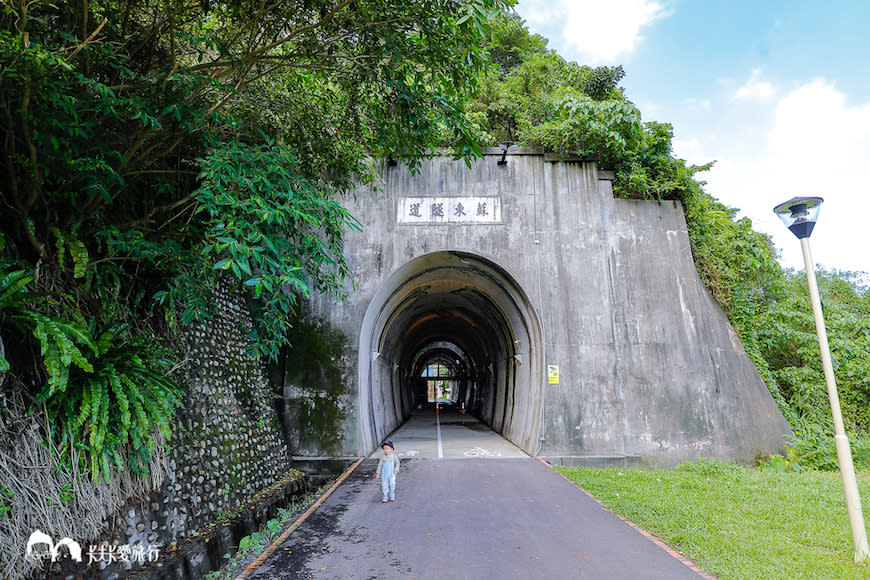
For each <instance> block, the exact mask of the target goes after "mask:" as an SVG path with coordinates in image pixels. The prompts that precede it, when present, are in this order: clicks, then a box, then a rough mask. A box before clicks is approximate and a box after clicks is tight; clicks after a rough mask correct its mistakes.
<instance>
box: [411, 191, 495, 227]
mask: <svg viewBox="0 0 870 580" xmlns="http://www.w3.org/2000/svg"><path fill="white" fill-rule="evenodd" d="M500 202H501V200H500V199H499V198H497V197H477V196H467V197H400V198H399V204H398V210H397V216H396V217H397V220H398V222H399V223H400V224H431V223H435V224H439V223H481V224H495V223H501V203H500Z"/></svg>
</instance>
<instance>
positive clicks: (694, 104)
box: [683, 97, 713, 111]
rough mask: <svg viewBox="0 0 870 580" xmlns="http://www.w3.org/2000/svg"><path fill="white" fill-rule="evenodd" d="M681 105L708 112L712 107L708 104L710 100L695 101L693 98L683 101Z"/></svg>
mask: <svg viewBox="0 0 870 580" xmlns="http://www.w3.org/2000/svg"><path fill="white" fill-rule="evenodd" d="M683 104H684V105H686V106H687V107H690V108H693V109H700V110H702V111H709V110H710V107H711V106H712V105H713V103H711V102H710V99H697V98H695V97H689V98H688V99H683Z"/></svg>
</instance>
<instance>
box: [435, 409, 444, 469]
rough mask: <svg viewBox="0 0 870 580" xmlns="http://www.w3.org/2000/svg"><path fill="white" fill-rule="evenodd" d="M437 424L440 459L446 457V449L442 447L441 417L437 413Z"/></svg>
mask: <svg viewBox="0 0 870 580" xmlns="http://www.w3.org/2000/svg"><path fill="white" fill-rule="evenodd" d="M435 425H436V426H437V428H438V459H442V458H443V457H444V450H443V449H442V448H441V417H440V416H439V415H438V413H435Z"/></svg>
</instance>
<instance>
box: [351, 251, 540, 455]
mask: <svg viewBox="0 0 870 580" xmlns="http://www.w3.org/2000/svg"><path fill="white" fill-rule="evenodd" d="M541 344H542V340H541V329H540V324H539V322H538V317H537V315H536V313H535V311H534V309H533V308H532V306H531V304H530V302H529V300H528V297H527V296H526V294H525V292H523V290H522V288H520V287H519V285H518V284H517V283H516V281H515V280H514V279H513V278H512V277H511V276H510V275H509V274H508V273H507V272H506V271H505V270H504V269H503V268H501V267H500V266H498V265H496V264H494V263H493V262H491V261H489V260H486V259H485V258H482V257H480V256H477V255H474V254H470V253H464V252H435V253H431V254H426V255H424V256H421V257H419V258H416V259H414V260H411V261H410V262H408V263H407V264H405V265H404V266H402V267H401V268H399V269H398V270H397V271H396V272H394V273H393V274H392V275H391V276H390V277H389V278H388V279H387V280H386V281H385V282H384V283H383V284H382V285H381V287H380V288H379V289H378V291H377V292H376V293H375V296H374V298H373V299H372V302H371V303H370V305H369V307H368V309H367V311H366V315H365V319H364V321H363V326H362V333H361V336H360V364H359V368H360V404H359V411H360V428H361V430H362V433H361V442H362V446H363V447H364V449H363V450H362V451H363V452H364V453H368V452H370V451H371V450H373V449H374V448H375V447H377V446H378V444H379V442H380V441H381V440H382V439H383V438H384V437H386V436H387V435H388V434H390V433H391V432H392V431H393V430H395V429H396V428H397V427H398V426H400V425H401V424H402V423H403V422H404V421H405V420H406V419H407V418H408V417H409V416H410V415H411V413H412V412H414V411H415V410H417V409H423V408H426V407H427V406H434V405H435V403H438V404H439V405H455V406H456V407H458V408H463V409H464V410H465V411H466V413H470V414H471V415H473V416H474V417H476V418H478V419H479V420H480V421H482V422H483V423H485V424H486V425H488V426H489V427H491V428H492V429H493V430H494V431H496V432H497V433H499V434H501V435H502V436H503V437H505V438H506V439H508V440H510V441H511V442H512V443H514V444H515V445H517V446H518V447H520V448H522V449H523V450H524V451H526V452H527V453H529V454H534V453H535V452H536V451H537V447H538V443H539V441H540V428H541V412H542V408H543V395H544V391H543V380H542V374H543V372H542V369H543V355H542V348H541Z"/></svg>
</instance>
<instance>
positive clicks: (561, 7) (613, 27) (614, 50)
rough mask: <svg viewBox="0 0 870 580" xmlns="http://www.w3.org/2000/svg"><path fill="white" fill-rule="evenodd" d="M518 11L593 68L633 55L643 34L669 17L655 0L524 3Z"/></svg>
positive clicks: (539, 0)
mask: <svg viewBox="0 0 870 580" xmlns="http://www.w3.org/2000/svg"><path fill="white" fill-rule="evenodd" d="M517 10H518V11H519V13H520V14H521V15H522V17H523V18H525V19H526V20H527V21H528V22H529V24H530V25H531V26H532V28H534V29H536V30H541V31H542V32H544V35H545V36H550V38H551V39H552V40H553V41H558V44H559V45H560V46H563V47H565V49H566V50H565V52H569V53H577V54H578V58H579V60H580V62H581V63H582V64H588V65H590V66H598V65H601V64H614V63H616V62H617V60H618V59H619V58H620V57H622V56H624V55H626V54H630V53H631V52H632V51H634V50H635V48H636V47H637V45H638V44H639V43H640V41H641V40H642V38H643V37H642V36H641V32H642V30H643V29H644V28H645V27H647V26H649V25H650V24H652V23H653V22H654V21H656V20H657V19H659V18H663V17H665V16H667V14H668V11H667V8H666V5H665V4H664V3H663V2H657V1H655V0H606V1H603V2H602V1H601V0H549V1H548V0H521V2H520V4H519V5H518V6H517ZM550 31H552V32H550Z"/></svg>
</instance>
